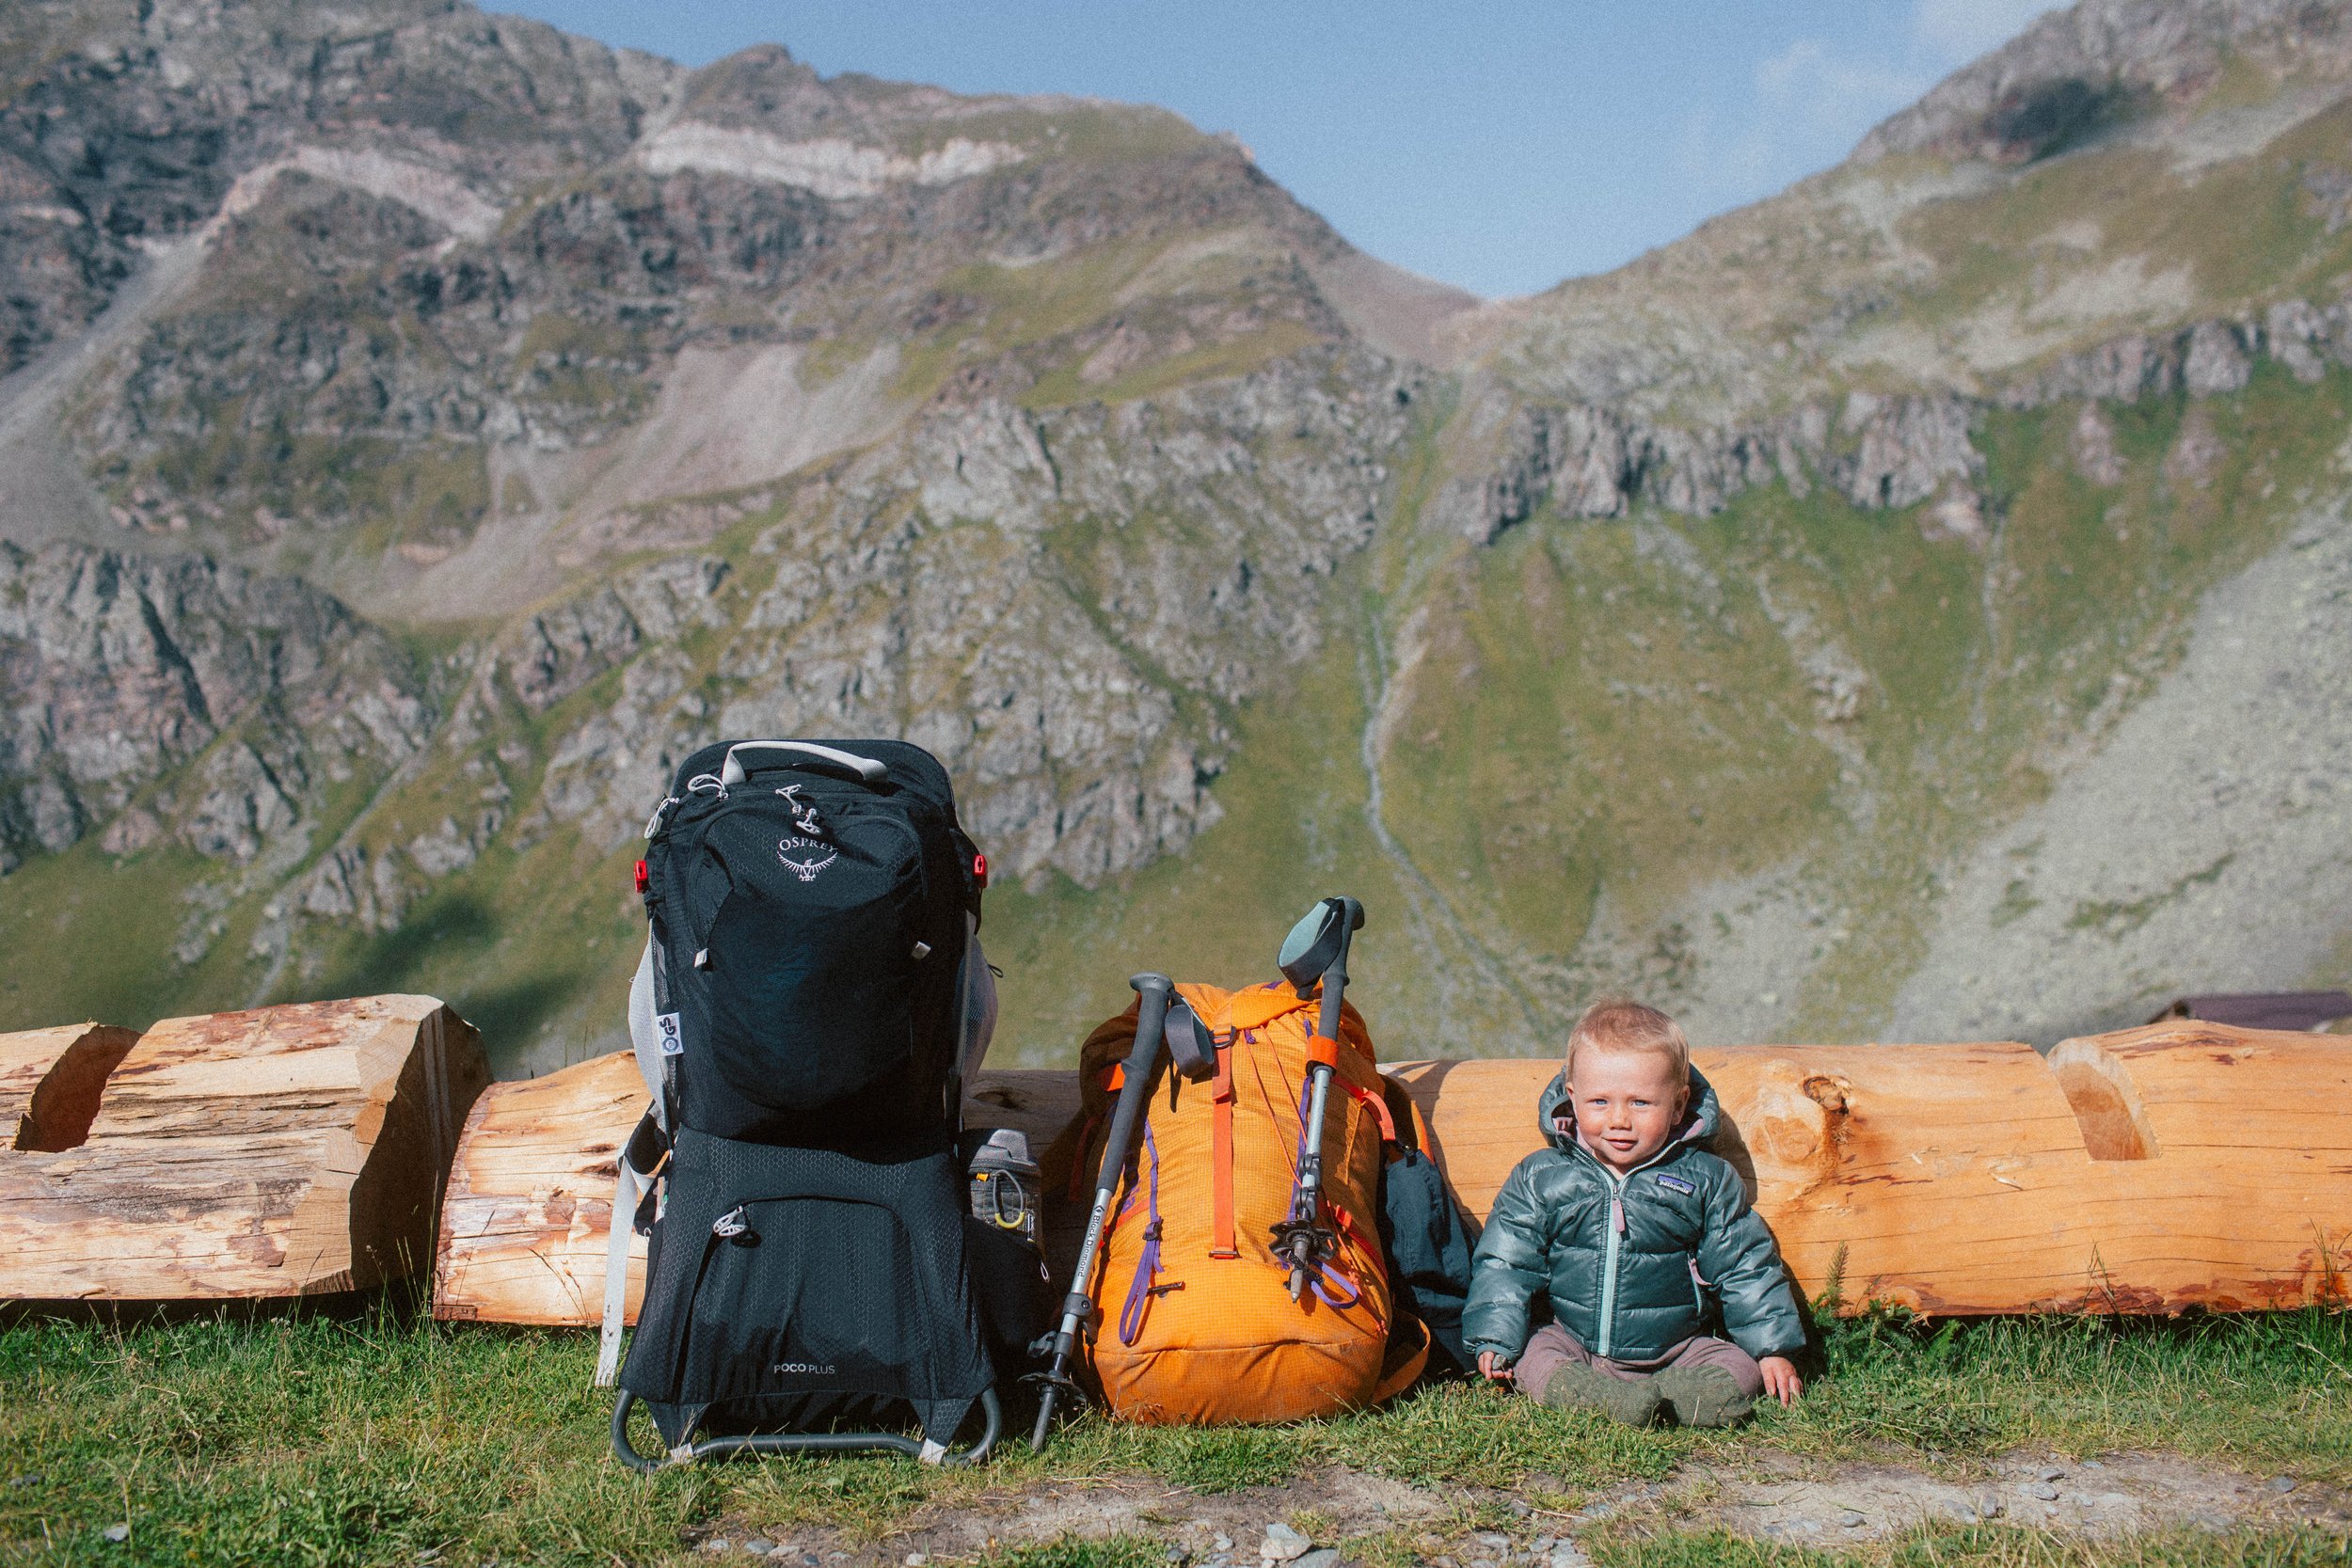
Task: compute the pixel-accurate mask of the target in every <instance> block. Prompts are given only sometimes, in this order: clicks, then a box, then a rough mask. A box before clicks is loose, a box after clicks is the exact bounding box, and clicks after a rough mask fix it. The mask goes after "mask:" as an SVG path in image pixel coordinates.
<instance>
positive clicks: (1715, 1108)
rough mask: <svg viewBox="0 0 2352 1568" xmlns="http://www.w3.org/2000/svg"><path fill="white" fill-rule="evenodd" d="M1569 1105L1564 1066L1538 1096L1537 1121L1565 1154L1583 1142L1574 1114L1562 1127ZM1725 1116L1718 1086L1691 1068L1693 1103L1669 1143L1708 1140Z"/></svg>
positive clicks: (1554, 1074)
mask: <svg viewBox="0 0 2352 1568" xmlns="http://www.w3.org/2000/svg"><path fill="white" fill-rule="evenodd" d="M1567 1109H1568V1069H1566V1068H1565V1067H1564V1068H1562V1069H1560V1070H1559V1071H1558V1072H1555V1073H1553V1074H1552V1075H1551V1082H1550V1083H1549V1084H1547V1085H1544V1092H1543V1093H1542V1094H1540V1095H1537V1096H1536V1097H1535V1125H1536V1127H1537V1128H1539V1129H1540V1130H1541V1131H1542V1132H1543V1134H1544V1141H1545V1142H1546V1143H1548V1144H1549V1145H1550V1146H1551V1147H1552V1148H1556V1149H1558V1150H1559V1151H1560V1152H1561V1153H1563V1154H1567V1153H1572V1152H1574V1151H1575V1150H1576V1149H1578V1148H1580V1147H1581V1146H1580V1145H1579V1144H1578V1143H1577V1140H1576V1131H1575V1127H1576V1123H1575V1119H1574V1118H1573V1117H1570V1119H1569V1123H1568V1128H1569V1130H1568V1131H1567V1132H1561V1131H1560V1129H1559V1126H1558V1125H1557V1118H1558V1117H1561V1116H1563V1115H1565V1114H1566V1112H1567ZM1722 1120H1723V1109H1722V1107H1721V1106H1720V1105H1719V1104H1718V1103H1717V1102H1716V1100H1715V1086H1714V1085H1712V1084H1709V1083H1708V1081H1707V1077H1706V1075H1705V1074H1704V1073H1702V1072H1700V1071H1699V1069H1697V1068H1696V1067H1693V1068H1692V1069H1691V1103H1690V1106H1689V1108H1688V1109H1686V1110H1685V1111H1684V1112H1683V1113H1682V1125H1681V1126H1680V1127H1677V1129H1675V1135H1674V1137H1673V1138H1672V1139H1671V1140H1669V1142H1668V1145H1667V1147H1668V1148H1674V1147H1675V1146H1677V1145H1679V1144H1698V1143H1705V1142H1706V1141H1707V1140H1708V1139H1709V1138H1711V1137H1713V1136H1714V1135H1715V1129H1716V1127H1717V1125H1718V1124H1720V1123H1721V1121H1722Z"/></svg>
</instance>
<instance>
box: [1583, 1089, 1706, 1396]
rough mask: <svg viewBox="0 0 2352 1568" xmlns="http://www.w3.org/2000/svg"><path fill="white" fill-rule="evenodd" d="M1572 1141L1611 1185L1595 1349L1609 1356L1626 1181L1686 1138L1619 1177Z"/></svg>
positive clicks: (1614, 1335)
mask: <svg viewBox="0 0 2352 1568" xmlns="http://www.w3.org/2000/svg"><path fill="white" fill-rule="evenodd" d="M1570 1140H1571V1141H1570V1145H1569V1147H1570V1148H1574V1149H1576V1150H1577V1151H1579V1152H1580V1153H1581V1154H1582V1155H1583V1156H1584V1157H1585V1158H1586V1159H1588V1160H1590V1161H1592V1162H1593V1164H1594V1165H1595V1166H1596V1167H1597V1168H1598V1169H1599V1171H1600V1173H1601V1175H1603V1176H1604V1177H1607V1178H1608V1179H1609V1181H1610V1184H1611V1191H1610V1194H1609V1234H1608V1235H1607V1237H1605V1238H1604V1239H1603V1241H1602V1244H1601V1264H1600V1269H1601V1274H1600V1347H1599V1348H1598V1349H1597V1350H1596V1351H1594V1352H1593V1354H1595V1355H1607V1354H1609V1352H1610V1350H1611V1348H1612V1347H1613V1345H1615V1343H1616V1340H1617V1263H1618V1260H1619V1259H1620V1257H1621V1256H1622V1255H1623V1253H1624V1251H1625V1184H1626V1183H1627V1182H1629V1181H1630V1180H1633V1179H1634V1178H1635V1177H1637V1176H1639V1175H1641V1174H1642V1173H1643V1172H1644V1171H1645V1170H1647V1169H1649V1168H1650V1166H1652V1165H1654V1164H1659V1163H1660V1162H1661V1161H1662V1160H1664V1159H1665V1158H1666V1157H1667V1156H1668V1155H1670V1154H1672V1153H1673V1152H1674V1151H1675V1150H1676V1149H1677V1148H1680V1147H1681V1146H1682V1143H1683V1141H1684V1140H1683V1139H1680V1138H1676V1139H1672V1140H1669V1141H1668V1143H1667V1145H1666V1147H1665V1148H1661V1149H1660V1150H1659V1151H1658V1152H1657V1153H1655V1154H1653V1155H1651V1156H1650V1157H1649V1158H1648V1159H1646V1160H1645V1161H1643V1162H1642V1163H1641V1164H1638V1165H1636V1166H1634V1167H1633V1168H1632V1169H1631V1170H1629V1171H1627V1172H1626V1173H1625V1174H1624V1175H1623V1176H1619V1175H1618V1174H1617V1173H1616V1172H1615V1171H1613V1170H1611V1169H1610V1168H1609V1167H1608V1166H1607V1165H1604V1164H1601V1163H1600V1157H1599V1156H1598V1155H1597V1154H1595V1153H1594V1152H1593V1151H1592V1150H1591V1149H1589V1148H1585V1147H1584V1145H1583V1144H1582V1142H1581V1141H1580V1140H1577V1139H1576V1138H1575V1135H1574V1134H1573V1133H1571V1134H1570ZM1694 1265H1695V1260H1694Z"/></svg>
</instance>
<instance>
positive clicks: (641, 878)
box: [637, 861, 653, 894]
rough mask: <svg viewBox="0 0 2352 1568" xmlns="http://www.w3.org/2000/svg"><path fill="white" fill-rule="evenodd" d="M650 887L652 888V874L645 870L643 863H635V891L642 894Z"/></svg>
mask: <svg viewBox="0 0 2352 1568" xmlns="http://www.w3.org/2000/svg"><path fill="white" fill-rule="evenodd" d="M651 886H653V874H652V873H651V872H649V871H647V870H646V869H645V863H644V861H639V862H638V863H637V891H638V892H639V893H641V894H642V893H644V891H645V890H646V889H647V888H649V887H651Z"/></svg>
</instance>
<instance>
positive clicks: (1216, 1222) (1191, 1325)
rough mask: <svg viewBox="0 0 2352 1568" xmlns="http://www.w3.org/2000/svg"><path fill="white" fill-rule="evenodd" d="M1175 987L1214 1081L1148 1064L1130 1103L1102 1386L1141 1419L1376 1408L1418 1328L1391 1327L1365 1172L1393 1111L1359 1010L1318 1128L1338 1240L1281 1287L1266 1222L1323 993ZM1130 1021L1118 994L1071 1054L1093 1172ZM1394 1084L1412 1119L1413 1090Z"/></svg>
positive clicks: (1375, 1164) (1101, 1298) (1279, 1211)
mask: <svg viewBox="0 0 2352 1568" xmlns="http://www.w3.org/2000/svg"><path fill="white" fill-rule="evenodd" d="M1176 990H1177V993H1178V994H1179V995H1180V996H1181V997H1183V999H1184V1001H1185V1002H1186V1003H1188V1004H1190V1005H1191V1006H1192V1009H1193V1011H1194V1012H1195V1013H1196V1014H1198V1015H1199V1016H1200V1020H1201V1022H1203V1023H1205V1024H1206V1025H1207V1026H1208V1028H1209V1030H1210V1031H1211V1033H1212V1035H1213V1036H1214V1037H1215V1038H1216V1045H1217V1052H1216V1079H1215V1081H1214V1082H1208V1083H1198V1084H1190V1083H1182V1082H1179V1081H1177V1080H1176V1079H1175V1077H1174V1075H1173V1074H1172V1073H1168V1072H1167V1071H1166V1069H1165V1067H1163V1070H1162V1081H1161V1082H1160V1083H1157V1084H1154V1085H1152V1096H1151V1099H1150V1100H1149V1101H1147V1110H1146V1113H1145V1117H1144V1125H1143V1131H1142V1133H1141V1134H1140V1135H1139V1136H1138V1137H1137V1138H1136V1152H1135V1158H1134V1162H1133V1164H1131V1165H1130V1167H1129V1169H1128V1173H1127V1176H1126V1179H1125V1186H1124V1189H1123V1191H1122V1192H1121V1193H1120V1202H1119V1205H1118V1207H1117V1209H1116V1211H1115V1212H1114V1215H1113V1218H1112V1221H1111V1226H1110V1229H1109V1232H1108V1234H1106V1235H1105V1236H1104V1240H1103V1249H1102V1254H1101V1261H1100V1263H1098V1265H1097V1272H1096V1275H1095V1277H1094V1278H1093V1279H1092V1280H1090V1281H1089V1282H1088V1284H1087V1289H1088V1292H1089V1295H1090V1296H1091V1297H1092V1299H1093V1301H1094V1304H1095V1306H1096V1307H1097V1308H1098V1309H1099V1310H1098V1316H1097V1318H1096V1323H1097V1327H1096V1331H1095V1334H1094V1338H1093V1342H1092V1345H1091V1347H1090V1356H1091V1360H1092V1365H1093V1371H1094V1377H1095V1381H1096V1382H1097V1383H1098V1384H1099V1385H1100V1386H1101V1388H1102V1391H1103V1397H1104V1402H1105V1403H1106V1404H1107V1405H1108V1406H1109V1408H1110V1410H1111V1413H1112V1414H1113V1415H1115V1416H1116V1417H1118V1418H1120V1419H1121V1420H1129V1421H1138V1422H1143V1423H1147V1424H1152V1425H1169V1424H1210V1423H1224V1422H1269V1421H1292V1420H1299V1419H1302V1418H1308V1417H1313V1416H1329V1415H1336V1414H1338V1413H1339V1412H1341V1411H1345V1410H1358V1409H1361V1408H1363V1407H1364V1406H1366V1405H1370V1404H1376V1403H1378V1402H1380V1401H1382V1400H1384V1399H1387V1398H1389V1397H1390V1396H1391V1395H1393V1394H1395V1393H1397V1392H1399V1391H1401V1390H1402V1389H1404V1388H1405V1387H1406V1386H1408V1385H1410V1384H1411V1383H1412V1381H1413V1379H1414V1378H1416V1377H1418V1376H1419V1375H1420V1373H1421V1370H1422V1363H1423V1362H1424V1361H1425V1360H1426V1359H1427V1357H1428V1336H1427V1332H1426V1330H1425V1329H1423V1328H1422V1325H1421V1323H1420V1322H1419V1321H1418V1320H1410V1321H1409V1322H1408V1323H1407V1324H1406V1332H1404V1333H1401V1334H1398V1335H1396V1336H1394V1337H1393V1338H1395V1339H1396V1341H1397V1342H1396V1343H1395V1344H1394V1345H1392V1344H1391V1338H1392V1336H1391V1323H1393V1321H1394V1307H1393V1303H1392V1299H1391V1290H1390V1281H1389V1275H1388V1267H1387V1260H1386V1259H1385V1258H1384V1257H1383V1256H1382V1253H1381V1247H1380V1237H1379V1212H1380V1211H1379V1198H1380V1189H1379V1180H1380V1166H1381V1161H1382V1158H1383V1149H1382V1145H1383V1143H1384V1141H1385V1142H1386V1143H1388V1144H1390V1145H1391V1146H1393V1145H1394V1143H1395V1141H1396V1137H1395V1123H1394V1120H1393V1117H1394V1115H1395V1112H1394V1111H1392V1110H1391V1105H1390V1103H1389V1101H1388V1097H1387V1095H1386V1093H1385V1092H1384V1091H1385V1090H1386V1089H1387V1088H1388V1085H1387V1083H1386V1081H1385V1080H1384V1079H1383V1078H1382V1077H1381V1076H1380V1072H1379V1069H1377V1068H1376V1067H1375V1066H1374V1062H1375V1057H1374V1055H1373V1049H1372V1037H1371V1036H1370V1035H1369V1034H1368V1033H1367V1032H1366V1031H1365V1029H1364V1021H1363V1019H1362V1018H1361V1017H1359V1015H1358V1014H1357V1011H1356V1009H1355V1008H1354V1007H1352V1006H1347V1007H1343V1011H1342V1019H1341V1024H1340V1045H1341V1049H1340V1051H1339V1062H1338V1067H1337V1069H1335V1072H1334V1075H1333V1078H1332V1083H1331V1093H1330V1097H1329V1108H1328V1110H1327V1113H1326V1117H1325V1124H1324V1142H1323V1171H1324V1179H1323V1196H1324V1212H1325V1216H1326V1218H1327V1222H1328V1223H1329V1224H1330V1226H1331V1227H1332V1228H1333V1229H1335V1230H1336V1231H1337V1232H1338V1234H1339V1249H1338V1253H1337V1255H1336V1256H1335V1257H1334V1258H1333V1259H1331V1261H1330V1262H1329V1263H1328V1264H1327V1265H1326V1267H1325V1268H1324V1270H1323V1274H1322V1277H1321V1278H1319V1279H1317V1280H1316V1281H1315V1282H1314V1283H1313V1285H1312V1287H1311V1289H1310V1290H1309V1291H1307V1293H1306V1295H1305V1297H1304V1298H1303V1299H1302V1300H1299V1301H1293V1300H1292V1299H1291V1295H1290V1290H1289V1277H1290V1274H1289V1264H1288V1263H1287V1262H1286V1261H1284V1260H1283V1259H1278V1258H1277V1257H1275V1255H1274V1252H1273V1249H1272V1240H1273V1238H1272V1229H1273V1227H1274V1226H1275V1224H1276V1223H1277V1222H1279V1221H1280V1220H1282V1219H1285V1218H1286V1217H1288V1215H1289V1213H1290V1207H1291V1190H1292V1186H1293V1183H1294V1180H1295V1173H1296V1170H1297V1157H1298V1150H1299V1146H1300V1130H1301V1126H1302V1123H1303V1121H1304V1118H1305V1104H1304V1098H1303V1097H1304V1091H1305V1088H1306V1083H1307V1063H1308V1042H1309V1040H1310V1039H1311V1037H1313V1035H1314V1032H1315V1019H1316V1012H1317V1009H1318V1007H1319V1006H1320V1005H1321V1004H1320V1001H1319V1000H1318V999H1317V998H1316V997H1308V998H1303V999H1302V998H1301V997H1299V996H1298V994H1297V993H1296V992H1295V990H1292V988H1291V987H1290V986H1288V985H1286V984H1284V983H1283V982H1281V981H1279V980H1276V981H1271V982H1269V983H1267V984H1266V985H1263V986H1252V987H1250V988H1249V989H1248V990H1239V991H1227V990H1218V989H1217V988H1216V987H1215V986H1202V985H1180V986H1178V987H1177V988H1176ZM1135 1034H1136V1007H1134V1006H1129V1007H1128V1009H1127V1010H1126V1011H1125V1012H1124V1013H1122V1014H1120V1016H1119V1017H1117V1018H1114V1019H1112V1020H1110V1021H1109V1022H1105V1023H1104V1024H1103V1025H1102V1026H1101V1027H1100V1028H1098V1029H1096V1030H1095V1031H1094V1033H1093V1034H1091V1035H1089V1036H1088V1037H1087V1041H1086V1044H1085V1046H1084V1047H1083V1048H1082V1049H1081V1051H1080V1053H1079V1072H1080V1075H1081V1089H1082V1094H1083V1098H1084V1104H1085V1111H1086V1117H1087V1119H1086V1122H1085V1124H1084V1125H1085V1131H1084V1132H1083V1133H1082V1134H1081V1136H1080V1138H1079V1150H1080V1152H1079V1158H1078V1162H1077V1166H1076V1169H1077V1171H1078V1172H1079V1175H1078V1176H1077V1178H1076V1179H1077V1180H1080V1181H1084V1180H1087V1179H1088V1178H1089V1177H1090V1176H1091V1175H1092V1174H1093V1173H1094V1172H1095V1171H1096V1170H1098V1169H1099V1168H1100V1167H1101V1164H1102V1159H1103V1142H1104V1137H1105V1136H1106V1134H1107V1131H1108V1129H1107V1125H1106V1124H1107V1123H1108V1121H1109V1119H1110V1109H1111V1101H1112V1099H1113V1097H1115V1095H1116V1094H1117V1092H1118V1080H1119V1078H1120V1073H1121V1070H1122V1063H1123V1062H1124V1060H1125V1058H1126V1055H1127V1053H1128V1052H1129V1050H1130V1049H1131V1048H1132V1046H1133V1045H1134V1043H1135ZM1163 1061H1164V1062H1165V1058H1163ZM1171 1083H1173V1084H1174V1085H1175V1088H1174V1091H1173V1092H1174V1101H1173V1103H1172V1104H1171V1103H1170V1089H1169V1087H1168V1085H1169V1084H1171ZM1396 1098H1397V1101H1398V1102H1399V1104H1401V1105H1402V1106H1403V1108H1404V1114H1406V1115H1407V1116H1410V1115H1411V1114H1412V1110H1411V1103H1410V1101H1406V1100H1405V1099H1404V1097H1403V1096H1402V1094H1401V1093H1400V1094H1399V1095H1398V1096H1397V1097H1396Z"/></svg>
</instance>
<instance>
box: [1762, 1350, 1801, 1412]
mask: <svg viewBox="0 0 2352 1568" xmlns="http://www.w3.org/2000/svg"><path fill="white" fill-rule="evenodd" d="M1756 1367H1757V1368H1758V1369H1759V1370H1761V1371H1762V1372H1763V1373H1764V1391H1765V1392H1766V1393H1768V1394H1770V1395H1772V1398H1774V1399H1776V1400H1778V1401H1779V1402H1781V1403H1783V1404H1794V1403H1796V1402H1797V1396H1798V1395H1799V1394H1802V1393H1804V1379H1803V1378H1801V1377H1799V1376H1798V1375H1797V1368H1796V1364H1795V1363H1794V1362H1792V1361H1790V1360H1789V1359H1788V1357H1787V1356H1785V1355H1768V1356H1766V1357H1765V1358H1764V1359H1763V1360H1761V1361H1758V1362H1757V1363H1756Z"/></svg>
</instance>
